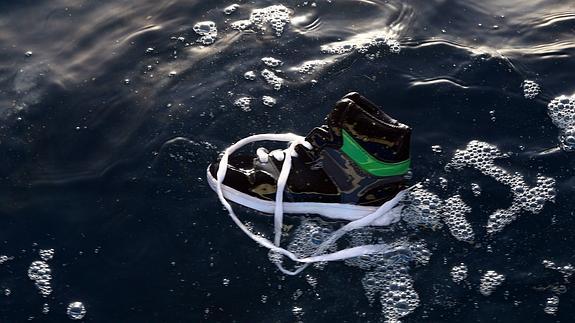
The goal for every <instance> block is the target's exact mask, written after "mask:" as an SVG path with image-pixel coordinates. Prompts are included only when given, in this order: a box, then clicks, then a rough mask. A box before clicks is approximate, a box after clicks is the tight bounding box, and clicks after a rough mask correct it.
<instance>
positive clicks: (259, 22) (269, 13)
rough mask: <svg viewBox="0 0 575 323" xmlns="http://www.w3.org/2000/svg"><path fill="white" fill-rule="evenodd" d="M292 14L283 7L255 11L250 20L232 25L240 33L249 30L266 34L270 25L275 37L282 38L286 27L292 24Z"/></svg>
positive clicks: (277, 6) (239, 21)
mask: <svg viewBox="0 0 575 323" xmlns="http://www.w3.org/2000/svg"><path fill="white" fill-rule="evenodd" d="M292 14H293V12H292V11H291V10H290V9H288V8H286V7H285V6H283V5H274V6H269V7H266V8H261V9H254V10H253V11H252V13H251V14H250V18H249V20H238V21H236V22H234V23H232V25H231V27H232V28H233V29H236V30H239V31H243V30H246V29H248V28H249V29H255V30H257V31H260V32H265V30H266V25H269V26H271V29H272V30H273V32H274V33H275V35H276V36H277V37H280V36H281V35H282V34H283V32H284V29H285V26H286V25H287V24H288V23H289V22H290V16H291V15H292Z"/></svg>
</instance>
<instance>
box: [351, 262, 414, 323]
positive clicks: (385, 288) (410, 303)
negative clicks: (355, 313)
mask: <svg viewBox="0 0 575 323" xmlns="http://www.w3.org/2000/svg"><path fill="white" fill-rule="evenodd" d="M361 282H362V285H363V288H364V289H365V291H366V296H367V298H368V300H369V301H370V303H373V302H374V301H375V299H376V297H377V295H380V298H379V300H380V302H381V306H382V313H383V315H384V316H385V318H386V319H387V321H390V322H395V321H397V320H399V319H400V318H402V317H404V316H406V315H408V314H410V313H411V312H413V311H414V310H415V309H416V308H417V307H418V306H419V295H418V294H417V292H416V291H415V289H414V288H413V279H412V278H411V276H409V274H408V273H407V267H406V266H405V265H403V264H386V265H385V266H382V267H381V268H380V269H378V270H376V271H371V272H368V273H367V274H366V275H365V277H364V278H363V279H362V281H361Z"/></svg>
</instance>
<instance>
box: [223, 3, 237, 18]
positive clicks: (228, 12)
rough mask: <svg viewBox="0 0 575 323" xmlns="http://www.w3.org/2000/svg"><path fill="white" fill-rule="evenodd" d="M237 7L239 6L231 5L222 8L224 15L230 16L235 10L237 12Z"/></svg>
mask: <svg viewBox="0 0 575 323" xmlns="http://www.w3.org/2000/svg"><path fill="white" fill-rule="evenodd" d="M239 7H240V5H239V4H237V3H234V4H231V5H229V6H227V7H225V8H224V14H226V15H231V14H232V13H234V12H236V10H238V8H239Z"/></svg>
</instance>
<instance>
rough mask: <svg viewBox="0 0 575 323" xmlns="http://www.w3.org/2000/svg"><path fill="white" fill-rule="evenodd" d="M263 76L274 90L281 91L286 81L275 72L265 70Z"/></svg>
mask: <svg viewBox="0 0 575 323" xmlns="http://www.w3.org/2000/svg"><path fill="white" fill-rule="evenodd" d="M261 75H262V76H263V78H264V79H265V80H266V82H267V83H268V84H269V85H271V86H272V87H273V88H274V90H276V91H279V90H280V89H281V88H282V85H283V84H284V79H282V78H281V77H279V76H277V75H276V74H275V73H274V72H272V71H270V70H268V69H264V70H263V71H262V72H261Z"/></svg>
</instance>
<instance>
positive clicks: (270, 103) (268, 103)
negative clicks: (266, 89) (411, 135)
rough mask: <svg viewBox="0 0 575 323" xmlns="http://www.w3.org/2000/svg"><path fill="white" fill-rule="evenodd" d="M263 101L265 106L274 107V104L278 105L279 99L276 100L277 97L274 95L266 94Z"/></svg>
mask: <svg viewBox="0 0 575 323" xmlns="http://www.w3.org/2000/svg"><path fill="white" fill-rule="evenodd" d="M262 103H263V104H264V105H265V106H268V107H270V108H271V107H273V106H274V105H276V103H277V101H276V99H275V98H273V97H271V96H268V95H264V96H263V97H262Z"/></svg>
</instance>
